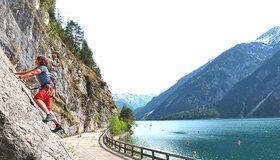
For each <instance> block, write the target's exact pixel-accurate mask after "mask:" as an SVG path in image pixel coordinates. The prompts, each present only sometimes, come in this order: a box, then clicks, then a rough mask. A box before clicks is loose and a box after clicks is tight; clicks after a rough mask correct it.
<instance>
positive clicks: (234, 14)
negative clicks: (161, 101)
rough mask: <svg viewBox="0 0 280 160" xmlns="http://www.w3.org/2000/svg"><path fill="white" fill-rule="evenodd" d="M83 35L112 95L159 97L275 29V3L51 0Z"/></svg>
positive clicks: (278, 14)
mask: <svg viewBox="0 0 280 160" xmlns="http://www.w3.org/2000/svg"><path fill="white" fill-rule="evenodd" d="M56 2H57V3H56V7H57V9H58V12H59V13H60V15H61V16H62V18H63V20H64V22H65V23H66V22H67V21H68V20H74V21H76V22H78V23H79V25H80V26H81V27H82V29H83V30H84V33H85V39H86V40H87V42H88V44H89V46H90V48H91V50H92V51H93V58H94V60H95V62H96V63H97V65H98V66H99V67H100V69H101V74H102V78H103V80H104V81H105V82H106V83H107V85H108V87H109V89H110V91H111V92H112V93H126V92H127V93H133V94H149V93H156V94H159V93H161V92H163V91H165V90H167V89H168V88H170V87H171V86H172V85H174V84H175V83H176V82H177V81H178V80H179V79H180V78H182V77H183V76H185V75H187V74H188V73H190V72H191V71H193V70H195V69H197V68H199V67H200V66H202V65H203V64H205V63H207V62H208V61H210V60H212V59H214V58H216V57H217V56H218V55H220V54H221V53H223V52H224V51H226V50H227V49H230V48H231V47H234V46H235V45H237V44H239V43H246V42H252V41H255V40H256V39H257V38H258V37H259V36H261V35H262V34H263V33H265V32H266V31H268V30H269V29H271V28H272V27H274V26H280V9H279V7H278V4H279V2H277V0H56Z"/></svg>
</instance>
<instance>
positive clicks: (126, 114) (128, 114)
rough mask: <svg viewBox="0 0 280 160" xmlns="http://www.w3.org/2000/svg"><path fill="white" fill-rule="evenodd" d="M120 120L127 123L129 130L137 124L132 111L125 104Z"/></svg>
mask: <svg viewBox="0 0 280 160" xmlns="http://www.w3.org/2000/svg"><path fill="white" fill-rule="evenodd" d="M120 120H122V121H124V122H125V123H126V125H127V128H128V129H131V127H132V125H133V124H134V123H135V120H134V117H133V112H132V110H131V109H130V108H127V107H126V105H125V104H124V105H123V107H122V110H121V113H120Z"/></svg>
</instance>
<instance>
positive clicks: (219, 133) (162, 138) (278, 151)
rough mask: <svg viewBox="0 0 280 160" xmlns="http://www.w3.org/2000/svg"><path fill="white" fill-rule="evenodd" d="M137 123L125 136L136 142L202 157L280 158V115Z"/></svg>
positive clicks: (204, 159)
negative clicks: (272, 116) (258, 117)
mask: <svg viewBox="0 0 280 160" xmlns="http://www.w3.org/2000/svg"><path fill="white" fill-rule="evenodd" d="M136 123H137V125H138V127H133V132H134V134H133V135H131V136H130V137H127V139H126V141H127V142H130V143H132V144H135V145H139V146H143V147H148V148H151V149H156V150H162V151H166V152H170V153H176V154H180V155H184V156H189V157H195V158H198V159H202V160H277V159H278V160H280V118H265V119H217V120H180V121H137V122H136ZM238 141H239V142H240V143H238ZM194 151H196V152H197V154H196V156H194V154H193V152H194Z"/></svg>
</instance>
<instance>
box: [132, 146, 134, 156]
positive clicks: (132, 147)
mask: <svg viewBox="0 0 280 160" xmlns="http://www.w3.org/2000/svg"><path fill="white" fill-rule="evenodd" d="M133 150H134V147H133V146H131V157H133Z"/></svg>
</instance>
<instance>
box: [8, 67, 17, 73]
mask: <svg viewBox="0 0 280 160" xmlns="http://www.w3.org/2000/svg"><path fill="white" fill-rule="evenodd" d="M9 70H10V72H11V73H16V72H17V71H16V70H15V69H14V68H9Z"/></svg>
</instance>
